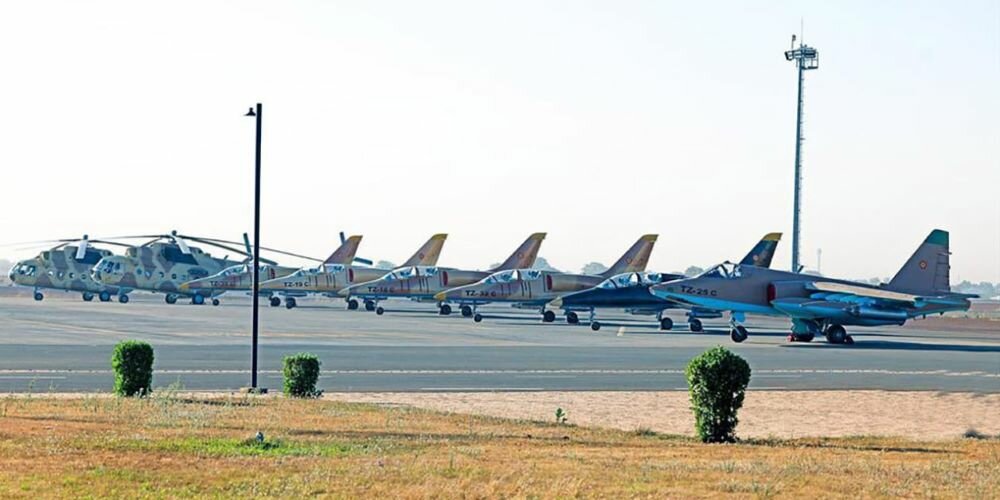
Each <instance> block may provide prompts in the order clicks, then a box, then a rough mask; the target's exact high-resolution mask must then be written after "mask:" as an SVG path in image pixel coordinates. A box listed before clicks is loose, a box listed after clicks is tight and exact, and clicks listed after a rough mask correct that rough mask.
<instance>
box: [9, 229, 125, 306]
mask: <svg viewBox="0 0 1000 500" xmlns="http://www.w3.org/2000/svg"><path fill="white" fill-rule="evenodd" d="M33 243H58V245H56V246H54V247H52V248H49V249H47V250H43V251H41V252H39V253H38V255H36V256H35V257H32V258H30V259H24V260H21V261H18V262H17V263H15V264H14V267H12V268H11V269H10V272H9V273H8V277H9V278H10V281H11V283H14V284H15V285H20V286H27V287H32V288H34V289H35V290H34V298H35V300H38V301H40V300H42V299H44V298H45V296H44V295H43V294H42V290H45V289H49V290H65V291H70V292H80V293H81V295H82V297H83V300H84V301H85V302H90V301H92V300H94V297H97V298H98V300H100V301H101V302H110V301H111V299H112V298H113V297H115V296H117V297H118V301H119V302H121V303H123V304H124V303H126V302H128V300H129V299H128V292H130V291H131V289H129V288H127V287H120V286H111V285H106V284H104V283H101V282H99V281H95V280H94V279H93V278H91V276H90V270H91V268H93V266H94V265H95V264H97V262H98V261H100V260H101V259H103V258H104V257H109V256H111V255H113V253H112V252H111V251H110V250H105V249H102V248H97V247H93V246H91V244H93V243H98V244H106V245H118V246H123V247H128V245H126V244H123V243H118V242H114V241H108V240H91V239H90V238H89V237H88V236H87V235H86V234H85V235H83V238H80V239H76V238H72V239H60V240H50V241H43V242H33Z"/></svg>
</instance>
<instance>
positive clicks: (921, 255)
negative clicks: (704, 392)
mask: <svg viewBox="0 0 1000 500" xmlns="http://www.w3.org/2000/svg"><path fill="white" fill-rule="evenodd" d="M949 255H950V253H949V251H948V232H947V231H942V230H940V229H935V230H933V231H931V233H930V235H928V236H927V239H925V240H924V242H923V243H922V244H921V245H920V246H919V247H918V248H917V250H916V252H914V253H913V255H912V256H911V257H910V259H909V260H907V261H906V264H904V265H903V267H902V268H901V269H900V270H899V272H897V273H896V276H895V277H893V278H892V280H890V281H889V283H885V284H882V285H879V286H873V285H868V284H864V283H856V282H851V281H847V280H838V279H830V278H825V277H821V276H809V275H803V274H798V273H792V272H788V271H777V270H773V269H766V268H763V267H755V266H745V265H740V264H731V263H724V264H720V265H718V266H715V267H713V268H712V269H709V270H708V271H705V272H704V273H703V274H701V275H699V276H697V277H694V278H690V279H683V280H677V281H671V282H669V283H664V284H661V285H656V286H654V287H653V288H652V290H651V292H652V293H653V294H655V295H657V296H658V297H661V298H664V299H667V300H670V301H672V302H676V303H678V304H681V305H684V306H687V307H706V308H710V309H716V310H722V311H730V317H731V330H730V338H732V340H733V342H743V341H744V340H746V339H747V337H748V335H749V333H748V331H747V329H746V327H745V326H743V324H742V323H743V322H744V319H745V314H746V313H756V314H765V315H771V316H785V317H788V318H790V319H791V320H792V333H791V335H789V337H788V340H789V341H793V342H809V341H811V340H813V338H814V337H815V335H816V334H818V333H822V334H823V335H824V336H826V340H827V342H829V343H831V344H844V343H847V344H852V343H854V339H853V337H851V336H850V335H848V334H847V330H846V329H845V328H844V325H856V326H881V325H902V324H904V323H905V322H906V321H907V320H908V319H911V318H916V317H926V316H927V315H929V314H943V313H945V312H947V311H963V310H968V308H969V299H970V298H975V297H976V296H975V295H969V294H961V293H954V292H952V291H951V288H950V285H949V279H950V277H949V274H950V271H949V270H950V264H949Z"/></svg>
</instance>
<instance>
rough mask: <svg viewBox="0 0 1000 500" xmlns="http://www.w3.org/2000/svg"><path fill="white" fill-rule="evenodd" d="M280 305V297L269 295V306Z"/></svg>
mask: <svg viewBox="0 0 1000 500" xmlns="http://www.w3.org/2000/svg"><path fill="white" fill-rule="evenodd" d="M280 305H281V297H271V307H278V306H280Z"/></svg>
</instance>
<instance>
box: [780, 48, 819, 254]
mask: <svg viewBox="0 0 1000 500" xmlns="http://www.w3.org/2000/svg"><path fill="white" fill-rule="evenodd" d="M785 60H787V61H795V66H796V67H797V68H798V70H799V71H798V73H799V94H798V108H797V111H796V117H795V196H794V198H795V201H794V203H795V205H794V208H793V209H792V272H796V273H797V272H799V271H801V270H802V265H801V264H799V231H800V229H799V228H800V225H799V213H800V211H801V204H802V140H803V139H802V108H803V100H802V84H803V82H804V80H805V78H804V75H805V72H806V71H808V70H811V69H817V68H819V51H818V50H816V49H815V48H813V47H810V46H808V45H805V44H803V43H802V41H801V40H800V41H799V46H798V48H796V47H795V35H792V47H791V49H789V50H786V51H785Z"/></svg>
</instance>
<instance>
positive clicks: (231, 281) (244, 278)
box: [180, 233, 371, 309]
mask: <svg viewBox="0 0 1000 500" xmlns="http://www.w3.org/2000/svg"><path fill="white" fill-rule="evenodd" d="M243 238H244V244H245V246H246V249H247V253H251V250H250V240H249V238H247V235H246V234H245V233H244V235H243ZM341 240H342V241H341V245H340V246H339V247H337V249H336V250H334V251H333V253H331V254H330V256H329V257H327V258H326V260H325V261H323V264H322V265H323V266H331V265H340V266H341V267H343V265H347V264H351V263H353V262H354V261H355V260H360V261H362V262H371V261H369V260H367V259H360V258H358V257H355V254H356V253H357V251H358V245H359V244H360V243H361V236H357V235H355V236H351V237H350V238H346V239H345V238H344V237H343V233H341ZM251 260H252V259H249V258H248V259H247V261H245V262H244V263H243V264H240V265H236V266H231V267H227V268H225V269H223V270H222V271H220V272H219V273H217V274H213V275H212V276H207V277H205V278H200V279H194V280H191V281H188V282H186V283H182V284H181V286H180V291H182V292H193V293H195V294H198V295H202V297H203V298H202V301H204V297H206V296H207V297H214V296H215V295H216V294H218V293H223V292H231V291H250V290H252V289H253V263H252V262H251ZM297 269H298V268H295V267H285V266H279V265H277V264H274V263H265V264H261V265H260V270H259V272H258V275H259V279H260V281H261V286H260V287H259V289H260V293H261V294H262V295H264V296H265V297H269V298H270V303H271V306H272V307H277V306H279V305H281V299H280V298H279V297H277V296H276V295H274V291H272V290H268V289H265V288H264V286H263V283H264V282H267V281H269V280H274V279H277V278H284V277H286V276H288V275H290V274H292V273H294V272H295V271H296V270H297ZM215 300H217V299H215ZM213 303H215V302H214V300H213ZM285 306H286V307H287V308H288V309H292V308H294V307H295V306H296V301H295V297H293V296H286V298H285Z"/></svg>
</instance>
